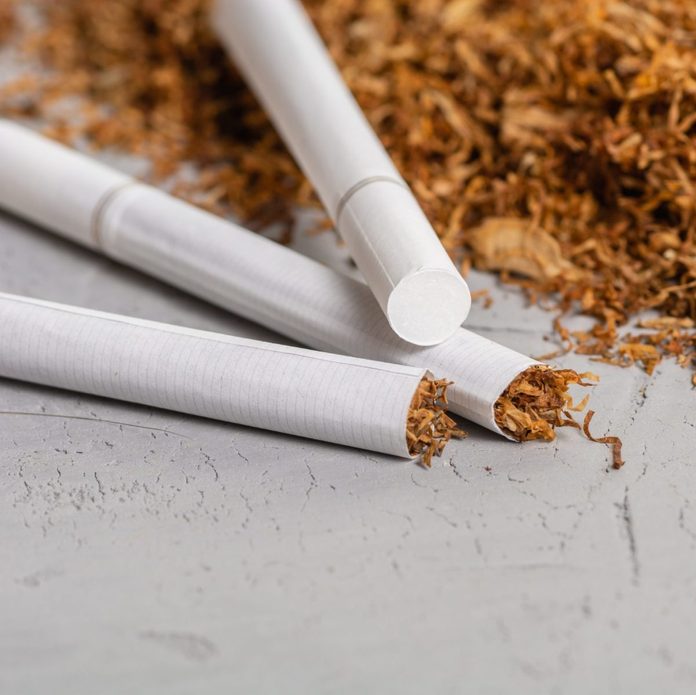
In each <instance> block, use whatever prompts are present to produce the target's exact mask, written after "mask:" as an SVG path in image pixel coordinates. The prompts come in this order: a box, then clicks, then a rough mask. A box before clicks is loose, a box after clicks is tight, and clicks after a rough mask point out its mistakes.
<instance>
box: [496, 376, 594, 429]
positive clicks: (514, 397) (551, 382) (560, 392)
mask: <svg viewBox="0 0 696 695" xmlns="http://www.w3.org/2000/svg"><path fill="white" fill-rule="evenodd" d="M591 381H597V377H596V376H595V375H594V374H589V373H585V374H578V373H577V372H575V371H573V370H572V369H551V367H546V366H544V365H537V366H534V367H530V368H529V369H526V370H525V371H524V372H522V373H521V374H520V375H518V376H517V377H516V378H515V379H514V380H513V381H512V383H511V384H510V385H509V386H508V387H507V389H506V390H505V392H504V393H503V394H502V395H501V396H500V398H498V400H497V401H496V404H495V408H494V412H495V421H496V423H497V425H498V427H500V428H501V429H502V430H503V431H504V432H506V433H507V434H509V435H510V436H512V437H514V438H515V439H517V440H518V441H521V442H528V441H531V440H533V439H543V440H544V441H547V442H550V441H552V440H554V439H555V438H556V432H555V428H556V427H575V428H577V427H578V425H577V423H576V422H575V421H574V420H573V419H572V418H570V417H568V416H567V412H568V411H569V410H584V407H585V404H586V402H587V399H586V398H585V399H583V400H582V401H581V403H579V404H578V405H574V404H573V401H572V398H571V397H570V395H569V394H568V387H569V386H570V385H571V384H578V385H580V386H590V385H591V383H590V382H591Z"/></svg>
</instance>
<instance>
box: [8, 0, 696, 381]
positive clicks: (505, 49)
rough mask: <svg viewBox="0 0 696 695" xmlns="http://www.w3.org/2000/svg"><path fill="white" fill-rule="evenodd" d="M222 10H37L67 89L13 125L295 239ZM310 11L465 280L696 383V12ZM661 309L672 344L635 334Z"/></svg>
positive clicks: (27, 89)
mask: <svg viewBox="0 0 696 695" xmlns="http://www.w3.org/2000/svg"><path fill="white" fill-rule="evenodd" d="M207 1H208V0H100V1H99V2H90V1H89V0H61V2H52V1H51V0H33V2H34V4H35V5H37V7H38V8H39V10H40V11H41V13H42V14H43V18H44V29H43V30H37V29H35V28H25V30H24V31H22V30H21V29H18V30H17V31H15V32H14V34H13V37H14V42H15V43H16V44H17V45H19V46H21V47H22V48H23V50H24V51H25V54H26V55H27V56H28V57H33V58H34V59H35V60H36V61H38V62H39V63H40V64H41V65H42V66H43V67H45V68H47V69H48V71H49V74H48V76H47V77H46V78H45V79H40V80H39V79H37V78H35V77H34V78H27V79H24V80H20V81H19V82H18V83H16V84H15V85H11V86H10V87H8V89H7V90H6V91H5V94H4V96H2V97H0V113H4V114H6V115H11V116H16V117H22V116H25V117H26V116H29V117H31V116H41V117H43V118H45V119H46V121H47V123H48V124H49V127H48V129H47V132H48V134H50V135H52V136H53V137H56V138H58V139H60V140H63V141H66V142H69V143H73V144H74V143H76V142H77V141H79V140H80V139H82V140H85V139H86V141H87V142H88V143H89V144H90V145H92V146H93V147H96V148H107V147H115V148H120V149H122V150H126V151H128V152H132V153H136V154H141V155H144V156H146V157H149V158H151V160H152V161H153V170H152V176H153V178H154V179H155V180H157V181H158V182H160V183H167V184H168V185H169V186H170V187H171V189H172V190H173V192H175V193H177V194H179V195H181V196H183V197H185V198H187V199H188V200H190V201H192V202H194V203H196V204H198V205H201V206H203V207H206V208H208V209H211V210H213V211H216V212H222V213H225V212H230V211H232V212H234V213H235V214H237V215H239V216H241V217H242V218H243V219H244V220H245V221H247V222H248V223H249V224H251V225H265V224H267V223H269V222H283V223H287V225H288V229H290V228H291V222H292V215H293V211H294V210H295V209H296V208H297V206H298V204H299V205H306V204H316V201H315V200H314V198H313V195H312V192H311V188H310V186H309V185H308V183H307V181H306V180H305V178H304V177H303V176H302V175H301V174H300V172H299V171H298V169H297V167H296V166H295V164H294V163H293V161H292V158H291V157H290V156H289V154H288V153H287V151H286V150H285V148H284V147H283V145H282V144H281V142H280V140H279V138H278V136H277V135H276V133H275V131H274V130H273V128H272V127H271V125H270V124H269V122H268V120H267V118H266V116H265V115H264V113H263V111H262V110H261V109H260V108H259V106H258V104H257V103H256V101H255V99H254V98H253V97H252V96H251V94H250V93H249V91H248V90H247V89H246V87H245V86H244V84H243V83H242V81H241V80H240V79H239V77H238V76H237V74H236V73H235V71H234V68H233V67H232V66H231V65H230V63H229V61H228V60H227V59H226V57H225V55H224V53H223V51H222V49H221V47H220V45H219V44H218V43H217V41H216V40H215V38H214V37H213V36H212V34H211V31H210V30H209V28H208V22H207V16H206V6H207ZM25 4H26V3H25ZM305 6H306V7H307V9H308V10H309V12H310V14H311V15H312V18H313V19H314V21H315V22H316V24H317V27H318V28H319V30H320V32H321V34H322V36H323V37H324V39H325V41H326V42H327V44H328V46H329V48H330V50H331V53H332V55H333V56H334V58H335V59H336V61H337V63H338V65H339V67H340V68H341V70H342V73H343V75H344V77H345V79H346V81H347V83H348V84H349V86H350V88H351V89H352V90H353V92H354V94H355V95H356V97H357V99H358V101H359V102H360V104H361V106H362V108H363V109H364V110H365V112H366V114H367V116H368V118H369V119H370V121H371V123H372V125H373V126H374V128H375V129H376V131H377V133H378V134H379V136H380V137H381V139H382V141H383V142H384V144H385V145H386V147H387V149H388V150H389V152H390V154H391V155H392V157H393V158H394V160H395V161H396V163H397V165H398V167H399V168H400V169H401V171H402V173H403V174H404V176H405V177H406V179H407V180H408V181H409V182H410V184H411V186H412V187H413V190H414V192H415V194H416V196H417V197H418V199H419V201H420V203H421V204H422V205H423V207H424V209H425V211H426V212H427V214H428V216H429V217H430V219H431V220H432V221H433V224H434V225H435V227H436V229H437V232H438V234H439V235H440V237H441V239H442V241H443V243H444V245H445V246H446V248H447V249H448V251H449V252H450V253H451V254H452V256H453V257H454V258H455V259H456V260H457V261H458V262H461V264H462V268H463V270H464V272H466V270H467V269H468V268H469V267H470V266H471V265H473V266H475V267H477V268H481V269H486V270H491V271H495V272H498V273H500V275H501V277H502V278H503V279H504V280H506V281H510V282H514V283H516V284H518V285H520V286H521V287H523V288H524V291H525V292H526V293H527V295H528V296H529V297H530V299H531V300H533V301H538V300H541V299H544V300H545V301H544V303H545V305H546V306H551V307H553V308H555V309H556V310H557V311H558V316H559V318H560V317H563V316H568V315H573V314H578V313H580V314H585V315H587V316H590V317H592V318H593V319H594V322H593V326H592V327H591V328H590V329H589V330H587V331H582V332H574V333H571V332H570V331H568V330H567V329H566V328H565V327H564V326H563V324H562V323H561V321H560V320H557V321H556V323H555V325H556V327H557V329H558V332H559V333H560V337H561V338H562V342H563V347H564V349H566V350H569V349H574V350H577V351H578V352H581V353H583V354H587V355H590V356H592V358H593V359H599V360H604V361H608V362H611V363H613V364H618V365H622V366H624V365H629V364H634V363H637V364H639V365H642V366H643V367H645V368H646V369H647V370H648V371H651V370H652V369H653V368H654V367H655V365H656V364H657V363H658V362H659V361H660V360H661V359H663V358H664V357H665V356H672V357H674V358H676V359H677V360H678V361H679V362H680V363H681V364H683V365H684V366H689V367H691V368H693V367H695V366H696V347H695V345H694V343H695V341H696V338H695V335H696V333H695V331H694V321H696V4H695V3H694V2H693V0H554V2H539V1H538V0H515V1H514V2H513V1H512V0H424V1H422V2H409V1H408V0H305ZM0 8H2V9H0V12H3V13H5V14H7V13H8V11H9V8H10V5H9V4H8V0H0ZM1 21H2V23H1V24H0V26H2V27H3V28H6V27H8V31H9V21H8V19H6V18H4V17H3V18H2V20H1ZM34 74H36V73H35V72H34ZM72 96H78V97H80V98H81V103H82V105H83V106H82V112H81V117H80V119H77V120H76V119H75V118H74V114H71V116H70V117H66V115H65V109H64V108H63V107H64V102H65V98H66V97H72ZM182 163H192V164H194V165H195V169H196V171H197V172H198V174H197V175H196V176H195V177H191V176H188V177H183V176H181V175H178V174H179V173H180V171H181V169H182ZM650 309H651V310H655V312H656V314H655V315H656V316H658V319H657V320H658V323H656V324H655V325H654V326H646V325H644V326H643V327H642V328H640V330H639V332H637V333H632V334H629V335H623V334H622V327H623V326H626V325H627V324H628V323H629V321H630V320H631V319H632V318H633V317H635V316H636V315H637V314H639V313H641V312H644V311H645V310H650ZM631 330H634V329H631ZM694 383H695V384H696V374H694Z"/></svg>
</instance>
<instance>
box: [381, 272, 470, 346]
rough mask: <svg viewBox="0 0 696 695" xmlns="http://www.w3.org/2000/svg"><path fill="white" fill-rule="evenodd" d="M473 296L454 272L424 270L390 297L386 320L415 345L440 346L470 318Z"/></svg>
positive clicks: (400, 284) (400, 334)
mask: <svg viewBox="0 0 696 695" xmlns="http://www.w3.org/2000/svg"><path fill="white" fill-rule="evenodd" d="M470 309H471V293H470V292H469V288H468V287H467V285H466V283H465V282H464V280H463V279H462V278H460V277H458V276H456V275H455V274H454V273H451V272H448V271H446V270H439V269H423V270H419V271H418V272H417V273H414V274H413V275H409V276H408V277H406V278H404V279H403V280H402V281H401V282H400V283H399V284H398V285H397V286H396V287H395V288H394V289H393V290H392V293H391V295H390V296H389V302H388V305H387V318H388V319H389V324H390V325H391V327H392V329H393V331H394V332H395V333H396V334H397V335H398V336H399V337H400V338H401V339H402V340H405V341H407V342H409V343H413V344H414V345H422V346H429V345H439V344H440V343H443V342H444V341H445V340H447V339H448V338H451V337H452V335H454V333H455V331H456V330H457V329H458V328H459V327H460V326H461V325H462V323H463V322H464V321H465V320H466V317H467V316H468V315H469V310H470Z"/></svg>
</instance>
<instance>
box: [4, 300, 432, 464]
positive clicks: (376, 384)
mask: <svg viewBox="0 0 696 695" xmlns="http://www.w3.org/2000/svg"><path fill="white" fill-rule="evenodd" d="M0 325H2V331H0V376H3V377H6V378H10V379H18V380H22V381H29V382H33V383H38V384H44V385H47V386H54V387H57V388H63V389H69V390H72V391H80V392H82V393H89V394H93V395H97V396H104V397H108V398H115V399H119V400H123V401H128V402H131V403H141V404H145V405H149V406H155V407H158V408H166V409H168V410H175V411H178V412H182V413H189V414H192V415H199V416H202V417H207V418H212V419H215V420H223V421H225V422H233V423H237V424H241V425H247V426H250V427H258V428H262V429H267V430H274V431H276V432H283V433H286V434H292V435H297V436H301V437H308V438H311V439H318V440H322V441H326V442H333V443H336V444H343V445H346V446H352V447H357V448H360V449H369V450H372V451H379V452H382V453H385V454H392V455H395V456H401V457H404V458H407V457H411V456H412V454H414V453H416V451H417V450H413V448H412V447H411V446H410V441H409V438H408V434H407V428H408V425H409V422H410V415H411V404H412V402H413V399H414V397H415V396H416V394H417V392H418V390H419V388H420V386H421V383H422V380H423V378H424V377H425V376H426V372H425V370H423V369H417V368H414V367H405V366H399V365H393V364H385V363H381V362H374V361H370V360H361V359H357V358H352V357H344V356H340V355H330V354H326V353H321V352H315V351H312V350H305V349H302V348H291V347H285V346H282V345H274V344H271V343H263V342H260V341H254V340H247V339H244V338H235V337H232V336H228V335H220V334H217V333H209V332H207V331H198V330H194V329H189V328H181V327H178V326H170V325H167V324H163V323H156V322H154V321H144V320H142V319H135V318H130V317H127V316H119V315H116V314H106V313H103V312H98V311H91V310H89V309H82V308H78V307H71V306H65V305H61V304H54V303H52V302H45V301H41V300H37V299H29V298H27V297H18V296H14V295H9V294H2V293H0ZM439 415H440V414H439V413H438V417H439ZM445 418H446V416H445ZM410 449H411V450H410ZM418 453H420V452H418Z"/></svg>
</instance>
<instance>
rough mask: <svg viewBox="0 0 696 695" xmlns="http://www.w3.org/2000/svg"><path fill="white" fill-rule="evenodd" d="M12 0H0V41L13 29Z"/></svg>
mask: <svg viewBox="0 0 696 695" xmlns="http://www.w3.org/2000/svg"><path fill="white" fill-rule="evenodd" d="M14 9H15V8H14V0H0V41H3V40H4V39H6V38H7V36H9V34H10V33H11V32H12V30H13V29H14V19H15V17H14Z"/></svg>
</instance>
